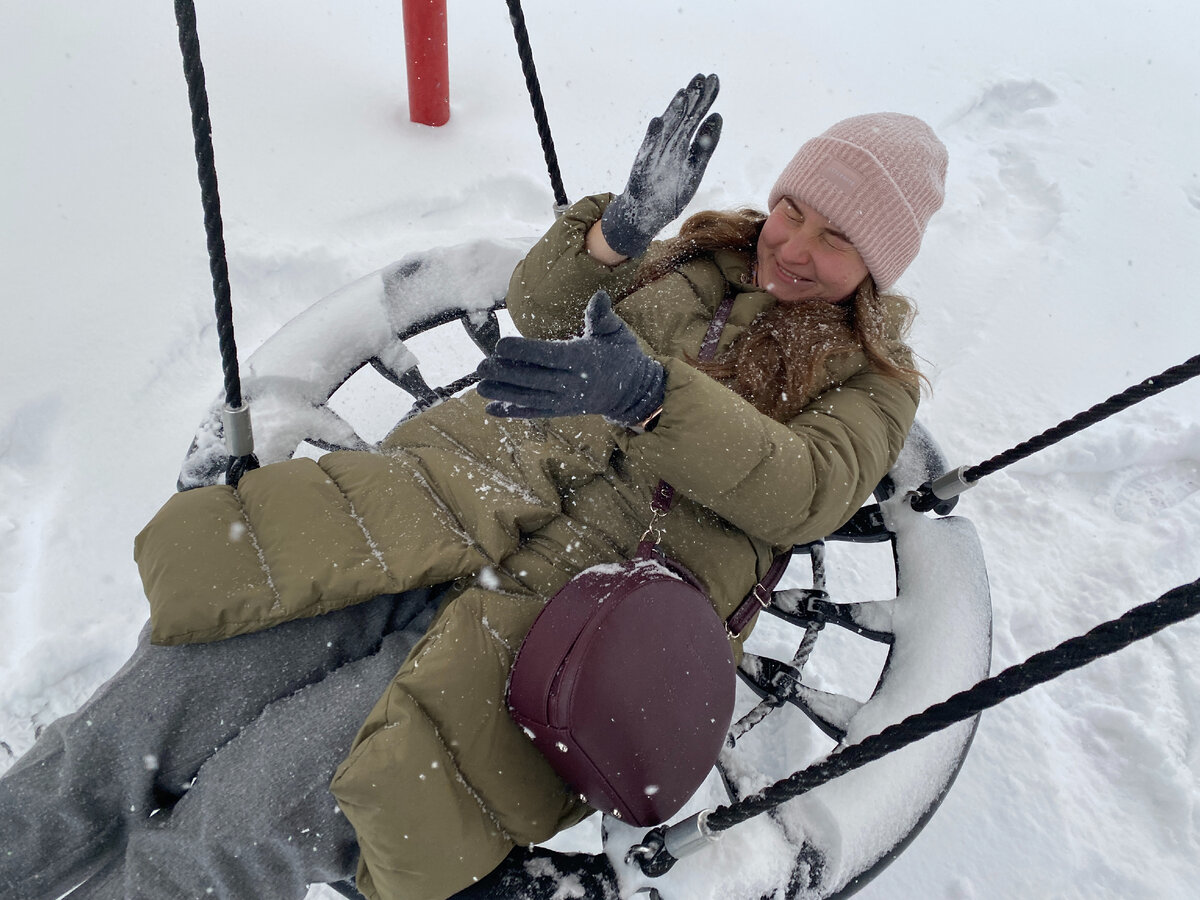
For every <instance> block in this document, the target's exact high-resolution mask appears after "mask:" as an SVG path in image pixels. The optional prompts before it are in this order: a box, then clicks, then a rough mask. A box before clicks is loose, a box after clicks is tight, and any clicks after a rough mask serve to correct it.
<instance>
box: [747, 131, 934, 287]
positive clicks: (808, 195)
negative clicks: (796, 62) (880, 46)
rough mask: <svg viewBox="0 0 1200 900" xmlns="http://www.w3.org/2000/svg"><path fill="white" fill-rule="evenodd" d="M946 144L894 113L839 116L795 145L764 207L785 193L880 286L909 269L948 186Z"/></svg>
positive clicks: (890, 284) (773, 203)
mask: <svg viewBox="0 0 1200 900" xmlns="http://www.w3.org/2000/svg"><path fill="white" fill-rule="evenodd" d="M947 160H948V158H947V155H946V148H945V146H944V145H943V144H942V142H941V141H940V140H938V138H937V135H935V134H934V133H933V129H931V128H930V127H929V126H928V125H926V124H925V123H924V122H922V121H921V120H920V119H917V118H914V117H913V116H905V115H901V114H900V113H871V114H869V115H865V116H854V117H853V118H849V119H845V120H843V121H841V122H838V123H837V124H836V125H834V126H833V127H832V128H830V129H829V130H828V131H826V132H825V133H824V134H822V135H820V136H819V137H815V138H813V139H812V140H811V141H809V142H808V143H806V144H805V145H804V146H803V147H801V148H800V152H799V153H797V154H796V156H795V157H794V158H793V159H792V161H791V162H790V163H788V165H787V168H785V169H784V170H783V174H781V175H780V176H779V180H778V181H776V182H775V186H774V187H773V188H771V194H770V198H769V199H768V201H767V206H768V208H771V209H773V208H774V207H775V204H776V203H778V202H779V200H780V199H781V198H782V197H791V198H793V199H795V200H799V201H800V202H801V203H805V204H807V205H809V206H811V207H812V208H813V209H815V210H817V212H819V213H821V214H822V215H823V216H825V217H826V218H827V219H829V221H830V222H832V223H833V224H834V225H835V226H836V227H837V228H838V229H839V230H841V231H843V232H845V234H846V237H848V238H849V239H850V241H851V242H852V243H853V244H854V247H855V249H856V250H858V252H859V254H861V256H862V258H863V262H865V263H866V265H867V270H868V271H869V272H870V273H871V275H872V276H873V277H874V278H875V284H876V285H877V286H878V287H879V289H880V290H886V289H887V288H889V287H891V286H892V285H893V284H895V283H896V279H898V278H899V277H900V275H901V274H902V273H903V272H904V270H905V269H906V268H908V264H909V263H911V262H912V261H913V259H914V258H916V255H917V251H918V250H919V249H920V248H921V235H922V234H924V232H925V226H926V224H928V222H929V218H930V216H932V215H933V214H934V213H935V212H937V210H938V208H939V207H940V206H941V205H942V200H943V198H944V197H945V191H946V164H947Z"/></svg>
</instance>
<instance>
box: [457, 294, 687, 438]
mask: <svg viewBox="0 0 1200 900" xmlns="http://www.w3.org/2000/svg"><path fill="white" fill-rule="evenodd" d="M476 371H477V372H478V374H479V376H480V377H481V378H482V379H483V380H482V381H481V382H480V383H479V387H478V390H479V393H480V394H481V395H482V396H484V397H486V398H488V399H489V400H491V401H492V402H491V403H489V404H488V405H487V411H488V412H489V413H491V414H492V415H494V416H506V417H512V418H523V419H530V418H549V417H551V416H576V415H584V414H589V413H591V414H595V415H601V416H604V417H605V418H606V419H608V420H609V421H610V422H615V423H617V424H619V425H634V424H636V423H638V422H642V421H644V420H645V419H646V418H648V417H649V416H650V415H652V414H653V413H654V411H655V410H657V409H658V408H659V407H660V406H662V401H663V393H664V390H665V380H666V373H665V372H664V371H663V367H662V365H661V364H660V363H659V362H657V361H656V360H653V359H651V358H650V357H649V356H647V355H646V354H645V353H643V352H642V348H641V347H639V346H638V342H637V338H635V337H634V336H633V332H632V331H630V330H629V326H628V325H626V324H625V323H624V322H623V321H622V320H621V317H620V316H618V315H617V314H616V313H615V312H613V309H612V301H611V300H610V299H609V296H608V294H606V293H605V292H604V291H597V292H596V293H595V295H594V296H593V297H592V299H591V300H589V301H588V306H587V311H586V312H585V313H584V333H583V336H582V337H578V338H574V339H572V340H569V341H538V340H531V339H529V338H521V337H505V338H501V339H500V341H499V343H498V344H496V352H495V353H494V354H492V355H491V356H490V357H488V358H487V359H485V360H484V361H483V362H481V363H480V364H479V368H478V369H477V370H476Z"/></svg>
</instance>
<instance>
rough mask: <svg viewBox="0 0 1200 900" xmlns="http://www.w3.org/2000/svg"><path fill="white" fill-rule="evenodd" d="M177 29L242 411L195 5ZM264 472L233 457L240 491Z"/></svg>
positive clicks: (233, 397)
mask: <svg viewBox="0 0 1200 900" xmlns="http://www.w3.org/2000/svg"><path fill="white" fill-rule="evenodd" d="M175 23H176V25H177V26H178V28H179V49H180V51H181V52H182V53H183V75H184V78H186V79H187V89H188V105H189V107H190V108H191V111H192V138H193V142H194V144H195V151H196V169H197V172H198V175H199V179H200V201H201V203H202V204H203V207H204V233H205V236H206V237H207V240H208V270H209V272H210V273H211V275H212V284H213V297H214V299H215V308H216V317H217V341H218V343H219V345H220V349H221V371H222V373H223V374H224V377H225V403H226V405H227V406H228V407H229V408H230V409H234V410H237V409H241V407H242V379H241V375H240V374H239V371H238V356H237V342H236V341H235V340H234V336H233V302H232V300H231V298H230V291H229V264H228V263H227V261H226V258H225V234H224V226H223V225H222V221H221V196H220V194H219V193H218V191H217V166H216V160H215V158H214V156H213V145H212V122H211V121H210V119H209V115H208V92H207V90H206V89H205V85H204V64H203V62H202V61H201V59H200V38H199V36H198V35H197V33H196V7H195V6H194V5H193V3H192V0H175ZM256 468H258V460H257V459H256V458H255V457H254V454H253V453H250V454H247V455H245V456H239V457H236V458H233V457H231V458H230V461H229V470H228V472H227V474H226V481H227V483H229V484H232V485H236V484H237V482H238V479H240V478H241V476H242V474H244V473H245V472H248V471H250V470H251V469H256Z"/></svg>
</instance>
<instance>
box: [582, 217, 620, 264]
mask: <svg viewBox="0 0 1200 900" xmlns="http://www.w3.org/2000/svg"><path fill="white" fill-rule="evenodd" d="M583 245H584V247H585V248H586V249H587V252H588V256H590V257H591V258H592V259H594V260H596V262H598V263H600V264H601V265H604V266H619V265H620V264H621V263H623V262H625V260H627V259H629V257H628V256H624V255H622V254H620V253H618V252H617V251H616V250H614V249H613V248H612V247H610V246H609V245H608V241H607V240H605V238H604V231H603V230H602V229H601V228H600V222H599V221H596V222H595V223H593V225H592V227H591V228H589V229H588V232H587V237H586V238H585V239H584V242H583Z"/></svg>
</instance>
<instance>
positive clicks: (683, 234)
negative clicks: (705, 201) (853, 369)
mask: <svg viewBox="0 0 1200 900" xmlns="http://www.w3.org/2000/svg"><path fill="white" fill-rule="evenodd" d="M765 221H766V216H765V215H764V214H763V213H761V212H759V211H757V210H754V209H740V210H737V211H736V212H714V211H706V212H701V213H697V214H696V215H694V216H691V217H690V218H689V219H687V220H686V221H685V222H684V223H683V225H682V226H681V227H680V229H679V236H678V237H675V238H671V239H669V240H667V241H664V242H663V244H662V245H660V248H659V252H658V253H656V254H654V256H653V258H651V259H647V260H646V261H645V262H644V263H643V264H642V266H641V268H640V269H639V270H638V274H637V278H636V283H635V290H636V289H637V288H640V287H643V286H645V285H647V284H649V283H650V282H652V281H656V280H657V279H659V278H662V277H663V276H664V275H666V274H668V273H669V272H671V271H673V270H674V269H676V268H677V267H678V266H680V265H682V264H683V263H685V262H688V261H689V260H692V259H695V258H697V257H699V256H701V255H704V254H706V253H712V252H715V251H717V250H732V251H734V252H736V253H740V254H741V255H742V256H744V257H745V260H746V265H747V267H750V268H752V267H753V265H754V261H755V259H756V257H757V248H758V235H759V232H760V231H761V230H762V226H763V223H764V222H765ZM915 314H916V310H915V309H914V308H913V305H912V303H911V302H910V301H909V300H908V299H907V298H906V297H903V296H901V295H899V294H891V293H881V292H879V291H877V290H876V288H875V281H874V279H872V278H871V276H870V275H868V276H867V277H866V278H865V279H864V280H863V282H862V284H860V285H859V286H858V289H857V290H856V291H855V293H854V297H853V298H852V299H850V300H849V301H847V302H844V303H829V302H827V301H825V300H809V301H802V302H800V303H789V304H783V303H777V304H775V305H774V306H773V307H771V308H770V309H769V310H767V311H766V312H765V313H763V314H762V315H760V316H759V317H758V318H756V319H755V320H754V322H752V323H751V325H750V327H749V328H747V329H746V330H745V331H743V332H742V333H741V334H740V335H738V337H737V339H736V340H735V341H734V342H733V344H732V345H731V346H730V347H729V348H728V349H727V350H726V351H725V352H724V353H723V354H721V356H719V357H718V358H717V359H715V360H712V361H710V362H702V361H700V360H689V362H691V363H692V364H693V365H694V366H695V367H696V368H698V369H699V370H700V371H702V372H704V373H705V374H707V375H711V376H712V377H713V378H716V379H717V380H719V381H723V382H725V383H726V384H728V385H729V387H730V388H731V389H732V390H734V391H735V392H737V393H738V394H740V395H741V396H742V397H744V398H745V399H746V400H748V401H749V402H750V403H752V404H754V406H755V407H756V408H757V409H758V410H759V411H760V412H762V413H763V414H765V415H768V416H770V417H771V418H773V419H776V420H778V421H780V422H786V421H788V420H789V419H792V418H794V417H795V416H796V415H798V414H799V413H800V411H801V410H802V409H804V407H805V406H807V405H808V404H809V402H811V401H812V399H813V398H814V397H816V396H817V395H818V394H820V393H822V392H823V391H825V390H827V389H828V388H830V387H832V386H833V383H834V382H833V380H832V379H831V377H830V373H829V367H830V363H832V362H833V361H834V359H835V357H838V356H844V355H848V354H850V353H854V352H856V351H862V352H864V353H866V356H867V359H868V360H869V361H870V363H871V365H872V367H873V368H874V369H875V370H876V371H878V372H881V373H883V374H885V375H889V376H891V377H893V378H898V379H900V380H901V381H904V382H905V383H907V384H911V385H913V386H916V385H918V384H920V382H921V381H922V380H923V376H922V375H921V374H920V373H919V372H918V371H917V370H916V369H915V368H913V366H912V356H911V351H910V350H909V348H908V347H907V346H906V345H905V344H904V342H903V337H904V335H905V333H906V332H907V331H908V328H909V326H910V324H911V323H912V319H913V317H914V315H915ZM897 320H898V322H897ZM893 323H896V324H898V325H899V328H898V329H897V328H896V324H893ZM889 324H891V328H889ZM889 331H890V332H891V333H889Z"/></svg>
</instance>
